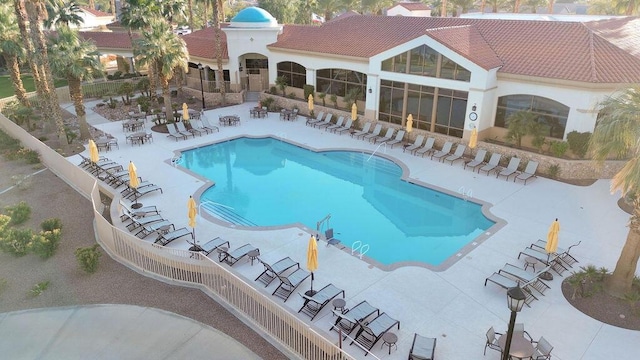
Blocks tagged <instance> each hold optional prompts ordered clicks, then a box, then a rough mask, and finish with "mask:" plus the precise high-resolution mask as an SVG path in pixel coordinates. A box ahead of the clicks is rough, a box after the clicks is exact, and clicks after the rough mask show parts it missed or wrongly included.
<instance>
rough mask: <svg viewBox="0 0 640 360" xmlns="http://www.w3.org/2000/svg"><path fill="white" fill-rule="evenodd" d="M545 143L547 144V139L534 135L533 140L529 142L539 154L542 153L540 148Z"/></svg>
mask: <svg viewBox="0 0 640 360" xmlns="http://www.w3.org/2000/svg"><path fill="white" fill-rule="evenodd" d="M546 143H547V138H545V137H544V136H543V135H534V136H533V140H531V145H533V146H534V147H535V148H536V149H538V152H539V153H541V152H542V148H543V147H544V145H545V144H546Z"/></svg>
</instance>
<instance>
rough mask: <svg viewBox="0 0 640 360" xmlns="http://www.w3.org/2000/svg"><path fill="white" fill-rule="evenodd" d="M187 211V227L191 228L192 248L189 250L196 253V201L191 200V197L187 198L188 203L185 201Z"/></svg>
mask: <svg viewBox="0 0 640 360" xmlns="http://www.w3.org/2000/svg"><path fill="white" fill-rule="evenodd" d="M187 209H188V211H187V216H188V217H189V226H190V227H191V228H193V247H192V248H190V249H189V250H191V251H197V250H198V246H197V245H196V216H197V215H198V206H197V205H196V200H195V199H194V198H193V196H189V201H187Z"/></svg>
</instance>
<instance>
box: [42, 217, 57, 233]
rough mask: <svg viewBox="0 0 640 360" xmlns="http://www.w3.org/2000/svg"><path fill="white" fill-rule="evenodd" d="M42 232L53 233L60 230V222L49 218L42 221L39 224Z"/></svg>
mask: <svg viewBox="0 0 640 360" xmlns="http://www.w3.org/2000/svg"><path fill="white" fill-rule="evenodd" d="M40 228H41V229H42V231H53V230H55V229H62V220H60V219H58V218H51V219H47V220H45V221H43V222H42V223H41V224H40Z"/></svg>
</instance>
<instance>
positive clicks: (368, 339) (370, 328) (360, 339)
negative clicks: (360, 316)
mask: <svg viewBox="0 0 640 360" xmlns="http://www.w3.org/2000/svg"><path fill="white" fill-rule="evenodd" d="M359 325H360V330H358V333H357V334H356V336H355V338H354V340H353V341H352V342H351V344H353V342H354V341H355V342H357V343H358V344H360V346H362V347H363V348H365V349H367V350H371V348H372V347H373V345H375V344H376V343H377V342H378V341H379V340H380V339H382V335H384V333H386V332H387V331H389V330H390V329H391V328H392V327H394V326H398V329H400V321H398V320H395V319H393V318H391V317H390V316H389V315H387V313H382V314H380V315H378V316H377V317H375V318H374V319H373V320H371V322H369V323H368V324H366V323H364V322H359ZM367 354H368V352H367V353H365V356H367Z"/></svg>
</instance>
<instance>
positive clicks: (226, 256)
mask: <svg viewBox="0 0 640 360" xmlns="http://www.w3.org/2000/svg"><path fill="white" fill-rule="evenodd" d="M253 250H257V251H258V255H260V249H258V248H256V247H253V245H251V244H244V245H242V246H240V247H239V248H237V249H235V250H233V251H225V252H223V253H222V254H220V262H223V261H224V262H226V263H227V264H229V265H231V266H233V265H235V264H236V263H237V262H238V260H240V259H242V258H243V257H245V256H247V254H249V253H250V252H251V251H253Z"/></svg>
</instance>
